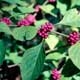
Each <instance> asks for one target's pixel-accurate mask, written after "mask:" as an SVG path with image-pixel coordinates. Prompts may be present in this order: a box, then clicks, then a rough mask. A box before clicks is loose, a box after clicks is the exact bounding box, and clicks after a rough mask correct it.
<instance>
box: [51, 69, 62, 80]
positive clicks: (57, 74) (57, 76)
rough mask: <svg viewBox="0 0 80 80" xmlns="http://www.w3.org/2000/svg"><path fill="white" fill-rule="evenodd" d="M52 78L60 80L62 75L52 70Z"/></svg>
mask: <svg viewBox="0 0 80 80" xmlns="http://www.w3.org/2000/svg"><path fill="white" fill-rule="evenodd" d="M52 78H53V80H60V78H61V73H60V72H59V71H58V70H57V69H53V70H52Z"/></svg>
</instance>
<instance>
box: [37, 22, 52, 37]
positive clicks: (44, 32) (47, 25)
mask: <svg viewBox="0 0 80 80" xmlns="http://www.w3.org/2000/svg"><path fill="white" fill-rule="evenodd" d="M52 28H53V25H52V24H51V23H49V22H46V23H45V24H44V25H42V26H41V28H40V30H39V31H38V34H39V36H41V37H42V38H47V37H48V34H49V32H50V31H51V30H52Z"/></svg>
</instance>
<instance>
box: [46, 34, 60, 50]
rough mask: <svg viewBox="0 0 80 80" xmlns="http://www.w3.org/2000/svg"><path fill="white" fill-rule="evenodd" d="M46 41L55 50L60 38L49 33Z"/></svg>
mask: <svg viewBox="0 0 80 80" xmlns="http://www.w3.org/2000/svg"><path fill="white" fill-rule="evenodd" d="M46 42H47V44H48V46H49V48H50V49H51V50H53V49H54V47H55V46H56V45H57V44H58V42H59V38H58V37H56V36H55V35H49V36H48V38H47V39H46Z"/></svg>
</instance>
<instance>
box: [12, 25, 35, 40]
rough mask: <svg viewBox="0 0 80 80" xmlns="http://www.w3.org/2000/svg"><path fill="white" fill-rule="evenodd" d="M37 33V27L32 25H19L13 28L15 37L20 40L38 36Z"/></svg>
mask: <svg viewBox="0 0 80 80" xmlns="http://www.w3.org/2000/svg"><path fill="white" fill-rule="evenodd" d="M36 34H37V29H36V28H35V27H32V26H27V27H26V26H24V27H19V28H15V29H14V30H13V37H14V38H15V39H16V40H20V41H24V40H31V39H32V38H34V37H35V36H36Z"/></svg>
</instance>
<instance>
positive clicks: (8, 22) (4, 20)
mask: <svg viewBox="0 0 80 80" xmlns="http://www.w3.org/2000/svg"><path fill="white" fill-rule="evenodd" d="M0 22H4V23H5V24H7V25H11V24H12V21H11V20H10V19H9V18H7V17H3V18H1V19H0Z"/></svg>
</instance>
